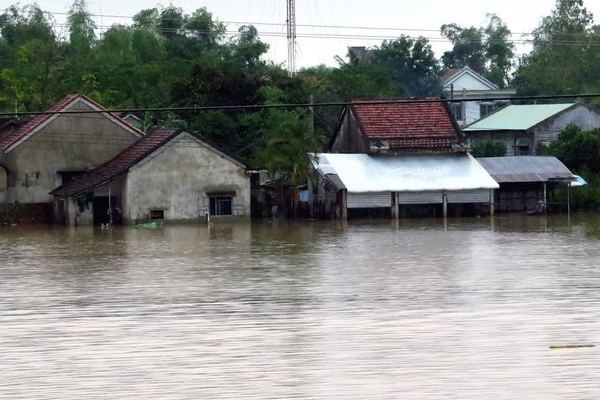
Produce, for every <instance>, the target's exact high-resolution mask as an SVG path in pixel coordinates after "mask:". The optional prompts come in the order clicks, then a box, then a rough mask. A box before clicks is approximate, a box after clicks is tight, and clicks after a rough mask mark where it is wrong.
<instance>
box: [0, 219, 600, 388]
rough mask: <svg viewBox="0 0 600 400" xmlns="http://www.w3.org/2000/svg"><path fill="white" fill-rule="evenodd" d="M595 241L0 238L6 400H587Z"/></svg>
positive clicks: (485, 232) (573, 225)
mask: <svg viewBox="0 0 600 400" xmlns="http://www.w3.org/2000/svg"><path fill="white" fill-rule="evenodd" d="M599 227H600V215H590V214H587V215H578V216H574V217H572V218H571V220H570V221H569V220H567V218H566V217H561V216H557V217H552V218H547V219H546V218H543V217H522V216H515V217H506V216H502V217H497V218H495V219H494V221H493V222H492V221H490V219H486V218H481V219H473V220H468V219H460V220H449V221H448V222H447V223H446V224H444V222H443V221H440V220H410V221H400V222H390V221H379V222H351V223H348V224H341V223H337V222H323V221H320V222H308V223H306V222H305V223H297V224H292V223H285V222H282V223H261V224H252V225H244V224H240V225H238V224H236V225H227V224H217V225H215V226H213V227H211V228H208V227H206V226H179V227H166V228H164V229H159V230H135V229H129V228H121V229H114V230H112V231H102V230H94V229H61V228H48V229H46V228H21V227H16V228H0V256H1V261H0V265H1V267H0V328H1V331H0V357H1V358H2V369H1V370H0V371H1V372H0V378H1V379H0V398H2V399H4V398H7V399H49V398H53V399H54V398H56V399H84V398H85V399H96V398H97V399H117V398H128V399H188V398H189V399H247V398H248V399H284V398H285V399H288V398H299V399H323V398H335V399H367V398H368V399H398V398H402V399H440V398H445V399H446V398H449V399H512V398H514V397H515V395H518V396H520V397H522V398H527V399H591V398H598V397H600V380H599V379H598V378H599V377H600V347H595V348H586V349H567V350H550V349H549V348H548V346H549V345H550V344H562V343H592V344H597V345H600V333H599V332H600V329H599V328H600V322H598V321H599V319H598V316H599V314H600V290H599V289H600V272H599V270H598V261H597V260H598V256H599V255H600V229H599Z"/></svg>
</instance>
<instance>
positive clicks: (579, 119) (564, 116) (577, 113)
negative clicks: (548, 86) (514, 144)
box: [531, 104, 600, 148]
mask: <svg viewBox="0 0 600 400" xmlns="http://www.w3.org/2000/svg"><path fill="white" fill-rule="evenodd" d="M570 124H575V125H577V126H578V127H579V128H580V129H582V130H584V131H589V130H592V129H596V128H599V127H600V114H598V113H597V112H595V111H593V110H591V109H589V108H587V107H586V106H584V105H581V104H578V105H576V106H575V107H572V108H569V109H568V110H566V111H564V112H562V113H560V114H558V115H557V116H556V117H554V118H551V119H549V120H547V121H544V122H543V123H542V124H540V125H538V126H536V127H534V128H533V129H532V130H531V132H532V133H533V134H534V140H535V143H534V145H535V148H538V147H539V145H540V144H541V145H548V144H550V143H551V142H553V141H555V140H557V139H558V136H559V135H560V133H561V132H562V131H563V130H564V129H565V128H566V127H567V126H568V125H570Z"/></svg>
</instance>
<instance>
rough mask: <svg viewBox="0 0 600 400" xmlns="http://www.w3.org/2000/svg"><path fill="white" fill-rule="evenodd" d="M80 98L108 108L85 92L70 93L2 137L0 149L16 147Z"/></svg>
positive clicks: (120, 121) (138, 132)
mask: <svg viewBox="0 0 600 400" xmlns="http://www.w3.org/2000/svg"><path fill="white" fill-rule="evenodd" d="M78 99H82V100H84V101H86V102H88V103H89V104H91V105H92V107H95V108H96V109H98V110H100V111H105V110H106V108H105V107H104V106H102V105H101V104H99V103H97V102H95V101H94V100H92V99H90V98H89V97H87V96H86V95H84V94H81V93H70V94H68V95H65V96H64V97H62V98H61V99H60V100H59V101H57V102H56V103H54V104H53V105H52V107H50V108H48V109H47V110H46V112H47V113H50V114H39V115H37V116H36V117H35V118H33V119H31V120H29V121H27V122H26V123H24V124H23V125H21V126H20V127H19V129H17V130H15V131H14V132H12V133H11V134H10V135H7V136H6V137H4V138H2V139H0V151H7V150H9V149H11V148H14V147H15V146H16V145H18V144H19V143H20V142H21V141H23V140H25V139H26V138H27V137H28V135H32V134H33V133H35V131H36V129H38V128H40V127H41V126H42V125H43V124H45V123H48V122H49V121H50V120H51V119H53V118H57V117H58V116H59V115H60V114H56V113H57V112H60V111H61V110H64V109H66V108H68V107H69V106H71V105H72V104H73V103H74V102H75V101H76V100H78ZM103 114H106V115H108V116H109V118H112V119H113V120H116V121H115V122H117V123H118V124H121V125H123V126H124V127H125V128H126V129H128V130H130V131H132V132H133V133H134V134H135V135H136V136H139V137H144V136H145V134H144V132H142V131H141V130H139V129H138V128H136V127H135V126H133V125H131V124H130V123H128V122H127V121H125V120H124V119H122V118H121V117H119V116H118V115H116V114H114V113H112V112H106V113H103Z"/></svg>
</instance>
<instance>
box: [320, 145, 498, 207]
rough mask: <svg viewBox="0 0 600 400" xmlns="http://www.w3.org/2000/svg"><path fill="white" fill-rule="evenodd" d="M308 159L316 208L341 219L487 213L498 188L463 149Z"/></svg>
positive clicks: (333, 155) (343, 155) (326, 155)
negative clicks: (494, 192)
mask: <svg viewBox="0 0 600 400" xmlns="http://www.w3.org/2000/svg"><path fill="white" fill-rule="evenodd" d="M312 164H313V170H314V171H315V176H316V178H317V179H316V186H313V189H312V190H309V193H313V195H314V199H313V202H314V204H315V212H314V214H315V215H320V216H333V217H337V218H341V219H345V218H348V217H350V218H352V217H359V218H360V217H384V218H400V217H405V216H432V215H433V216H436V215H437V216H446V215H448V214H450V215H457V213H459V212H460V211H461V210H467V209H468V208H471V213H473V212H475V213H478V214H479V213H488V212H493V199H494V194H493V191H494V189H497V188H498V184H497V183H496V182H495V181H494V180H493V179H492V178H491V177H490V175H489V174H488V173H487V172H486V171H485V170H484V169H483V168H482V167H481V165H479V163H478V162H477V161H476V160H475V159H474V158H473V157H472V156H471V155H469V154H467V153H450V154H402V155H387V154H333V153H329V154H317V155H315V156H314V158H313V161H312ZM313 184H314V183H313ZM467 211H468V210H467Z"/></svg>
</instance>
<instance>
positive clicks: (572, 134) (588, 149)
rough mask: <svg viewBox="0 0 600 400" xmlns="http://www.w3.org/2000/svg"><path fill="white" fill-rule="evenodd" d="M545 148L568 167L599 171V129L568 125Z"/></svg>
mask: <svg viewBox="0 0 600 400" xmlns="http://www.w3.org/2000/svg"><path fill="white" fill-rule="evenodd" d="M547 150H548V153H549V154H552V155H554V156H556V157H558V158H559V159H560V160H561V161H562V162H564V163H565V165H567V166H568V167H569V168H572V169H574V170H577V171H578V170H589V171H592V172H594V173H600V129H594V130H592V131H582V130H581V129H580V128H579V127H577V125H569V126H568V127H567V128H566V129H565V130H564V131H563V132H561V134H560V136H559V138H558V140H557V141H555V142H553V143H551V144H550V146H549V148H548V149H547Z"/></svg>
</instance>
